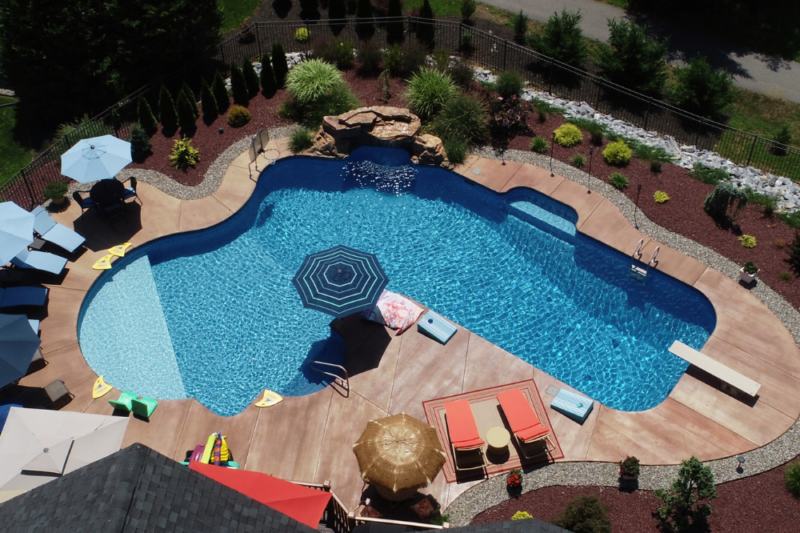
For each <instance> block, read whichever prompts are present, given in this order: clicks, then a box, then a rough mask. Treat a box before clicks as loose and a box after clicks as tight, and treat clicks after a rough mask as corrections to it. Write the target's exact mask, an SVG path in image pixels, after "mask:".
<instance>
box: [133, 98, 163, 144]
mask: <svg viewBox="0 0 800 533" xmlns="http://www.w3.org/2000/svg"><path fill="white" fill-rule="evenodd" d="M136 111H137V113H138V115H139V125H140V126H141V127H142V129H143V130H144V131H145V132H147V134H148V135H152V134H154V133H155V132H156V130H158V121H157V120H156V117H155V115H153V111H152V110H151V109H150V104H148V103H147V99H146V98H145V97H144V96H140V97H139V100H138V102H137V103H136Z"/></svg>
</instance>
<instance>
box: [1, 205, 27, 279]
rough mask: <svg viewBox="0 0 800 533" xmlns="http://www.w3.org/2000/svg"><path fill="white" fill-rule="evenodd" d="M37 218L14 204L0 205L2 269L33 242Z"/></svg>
mask: <svg viewBox="0 0 800 533" xmlns="http://www.w3.org/2000/svg"><path fill="white" fill-rule="evenodd" d="M35 220H36V217H35V216H34V215H33V213H29V212H27V211H25V210H24V209H22V208H21V207H20V206H18V205H17V204H15V203H14V202H3V203H2V204H0V267H2V266H5V264H6V263H8V262H9V261H11V259H12V258H13V257H14V256H16V255H17V254H18V253H20V252H21V251H22V250H25V249H26V248H27V247H28V245H29V244H30V243H32V242H33V222H34V221H35Z"/></svg>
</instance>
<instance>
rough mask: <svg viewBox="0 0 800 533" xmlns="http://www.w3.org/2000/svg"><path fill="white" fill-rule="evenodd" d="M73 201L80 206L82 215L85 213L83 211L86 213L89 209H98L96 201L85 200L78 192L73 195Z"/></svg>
mask: <svg viewBox="0 0 800 533" xmlns="http://www.w3.org/2000/svg"><path fill="white" fill-rule="evenodd" d="M72 199H73V200H75V203H76V204H78V205H79V206H80V208H81V213H83V211H86V210H87V209H91V208H93V207H97V204H95V203H94V200H92V199H91V198H83V197H82V196H81V193H80V192H78V191H75V192H74V193H72Z"/></svg>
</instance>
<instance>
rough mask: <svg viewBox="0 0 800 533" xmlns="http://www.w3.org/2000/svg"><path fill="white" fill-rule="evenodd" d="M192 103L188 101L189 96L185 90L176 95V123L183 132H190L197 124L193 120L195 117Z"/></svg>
mask: <svg viewBox="0 0 800 533" xmlns="http://www.w3.org/2000/svg"><path fill="white" fill-rule="evenodd" d="M193 107H194V106H193V105H192V104H191V103H190V102H189V97H188V96H186V93H185V92H181V93H180V94H179V95H178V124H179V125H180V127H181V130H183V131H184V132H187V133H188V132H191V131H193V130H194V129H195V128H196V127H197V126H196V124H195V121H196V120H197V117H196V116H195V114H194V109H193Z"/></svg>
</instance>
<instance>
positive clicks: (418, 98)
mask: <svg viewBox="0 0 800 533" xmlns="http://www.w3.org/2000/svg"><path fill="white" fill-rule="evenodd" d="M455 93H456V87H455V85H454V84H453V80H452V78H450V75H449V74H447V73H445V72H439V71H438V70H424V69H422V70H419V71H418V72H416V73H414V75H413V76H411V79H410V80H408V89H407V90H406V94H405V97H406V99H407V100H408V104H409V107H411V109H412V110H413V111H414V113H416V114H417V115H419V117H420V118H422V119H423V120H430V119H432V118H433V117H434V116H435V115H436V113H438V112H439V110H441V109H442V107H443V106H444V104H445V103H447V102H448V101H449V100H450V99H451V98H453V96H454V95H455Z"/></svg>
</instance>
